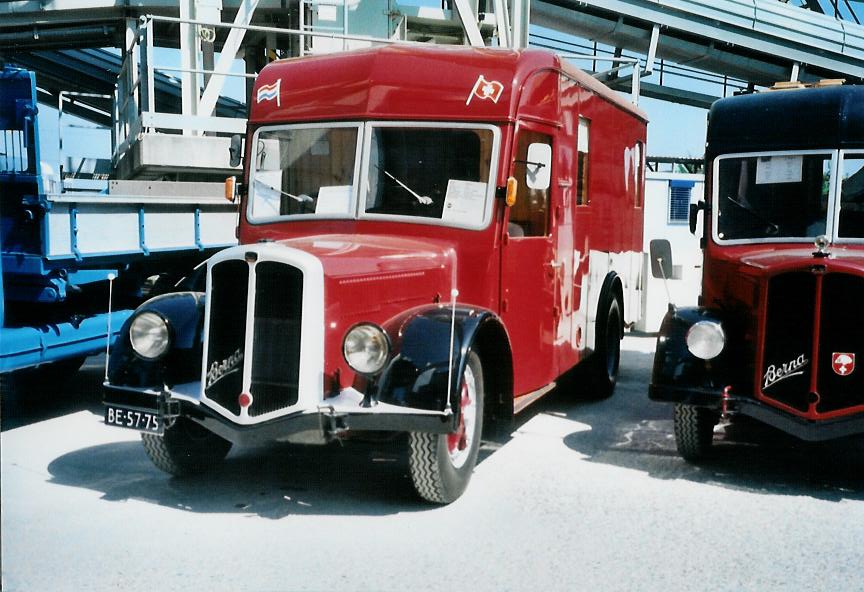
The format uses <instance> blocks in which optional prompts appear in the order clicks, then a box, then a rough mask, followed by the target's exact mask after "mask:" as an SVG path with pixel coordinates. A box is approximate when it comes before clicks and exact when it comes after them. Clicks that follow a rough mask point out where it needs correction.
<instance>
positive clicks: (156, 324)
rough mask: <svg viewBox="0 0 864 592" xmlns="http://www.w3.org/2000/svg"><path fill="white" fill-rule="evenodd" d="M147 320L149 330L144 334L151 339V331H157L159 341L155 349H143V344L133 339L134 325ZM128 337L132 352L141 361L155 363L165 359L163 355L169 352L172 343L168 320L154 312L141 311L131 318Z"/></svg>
mask: <svg viewBox="0 0 864 592" xmlns="http://www.w3.org/2000/svg"><path fill="white" fill-rule="evenodd" d="M147 319H149V320H151V321H152V324H151V326H150V330H146V331H144V333H148V334H150V336H151V338H152V336H153V335H152V330H157V331H159V334H158V335H159V337H160V339H159V340H158V345H157V346H156V347H150V348H145V347H143V344H141V343H140V339H136V337H135V327H136V323H142V322H146V320H147ZM128 335H129V344H130V345H131V347H132V351H133V352H135V355H136V356H138V357H139V358H141V359H142V360H146V361H148V362H155V361H157V360H159V359H161V358H163V357H165V355H166V354H167V353H168V352H169V351H170V350H171V344H172V342H173V338H172V331H171V324H170V323H169V322H168V319H166V318H165V317H164V316H163V315H162V314H160V313H159V312H157V311H155V310H145V311H141V312H139V313H137V314H136V315H135V316H134V317H132V322H131V323H130V324H129V333H128ZM136 342H137V344H136Z"/></svg>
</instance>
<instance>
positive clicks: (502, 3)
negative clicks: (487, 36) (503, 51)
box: [495, 0, 512, 47]
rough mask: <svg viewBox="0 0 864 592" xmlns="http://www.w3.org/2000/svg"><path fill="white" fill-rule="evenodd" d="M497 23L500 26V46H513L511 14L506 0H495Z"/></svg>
mask: <svg viewBox="0 0 864 592" xmlns="http://www.w3.org/2000/svg"><path fill="white" fill-rule="evenodd" d="M495 23H496V26H497V27H498V47H511V46H512V45H511V43H510V35H511V30H510V14H509V12H508V10H507V1H506V0H495Z"/></svg>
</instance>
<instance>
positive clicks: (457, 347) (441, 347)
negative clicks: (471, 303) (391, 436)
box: [372, 306, 503, 412]
mask: <svg viewBox="0 0 864 592" xmlns="http://www.w3.org/2000/svg"><path fill="white" fill-rule="evenodd" d="M453 315H454V311H453V309H452V308H451V307H439V306H434V307H428V308H424V309H421V310H419V311H415V312H413V313H412V314H411V315H409V316H407V317H405V318H400V319H397V320H394V321H393V322H392V323H388V324H387V325H385V330H387V333H388V334H389V335H391V336H392V338H393V351H394V355H393V357H392V358H391V360H390V363H389V364H388V365H387V367H386V368H385V370H384V372H383V373H382V374H381V376H380V377H379V378H378V380H377V381H376V383H375V384H374V385H373V389H372V392H373V398H374V399H376V400H377V401H380V402H382V403H390V404H393V405H400V406H404V407H413V408H419V409H429V410H436V411H441V410H443V409H445V406H446V403H445V402H446V398H447V390H448V389H447V386H448V379H450V380H451V382H450V393H451V402H450V403H451V406H452V408H453V410H454V412H455V411H456V410H458V409H459V405H458V397H459V394H458V390H459V389H458V387H459V383H460V377H461V376H462V373H463V372H464V371H465V365H466V364H467V359H468V352H469V351H471V350H472V348H473V346H474V344H475V340H476V338H477V335H478V334H479V333H480V330H481V328H482V327H483V326H484V325H486V324H488V323H494V324H498V325H501V322H500V320H499V319H498V317H497V316H496V315H495V314H494V313H493V312H491V311H488V310H483V309H478V308H473V307H465V306H457V307H456V309H455V323H454V322H453V321H454V319H453ZM451 323H453V327H454V331H453V350H452V351H453V366H452V372H450V369H451V367H450V357H451V356H450V351H451V350H450V332H451ZM502 330H503V328H502Z"/></svg>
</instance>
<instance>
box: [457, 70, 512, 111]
mask: <svg viewBox="0 0 864 592" xmlns="http://www.w3.org/2000/svg"><path fill="white" fill-rule="evenodd" d="M502 92H504V85H503V84H501V83H500V82H498V81H497V80H486V78H485V77H484V76H483V75H482V74H481V75H480V76H479V77H478V78H477V82H475V83H474V88H472V89H471V94H470V95H468V100H467V101H465V104H466V105H470V104H471V100H472V99H474V98H477V99H480V100H483V101H487V100H488V101H492V102H493V103H497V102H498V99H500V98H501V93H502Z"/></svg>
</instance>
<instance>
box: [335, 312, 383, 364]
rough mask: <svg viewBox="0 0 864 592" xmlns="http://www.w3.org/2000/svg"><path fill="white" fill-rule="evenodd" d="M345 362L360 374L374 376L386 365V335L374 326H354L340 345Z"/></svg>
mask: <svg viewBox="0 0 864 592" xmlns="http://www.w3.org/2000/svg"><path fill="white" fill-rule="evenodd" d="M342 352H343V354H344V355H345V361H346V362H348V365H349V366H351V368H353V369H354V370H355V371H357V372H359V373H360V374H375V373H376V372H378V371H379V370H381V368H383V367H384V364H386V363H387V355H388V354H389V353H390V342H389V341H388V340H387V335H386V334H385V333H384V331H382V330H381V329H380V328H379V327H377V326H375V325H369V324H363V325H356V326H355V327H353V328H352V329H351V330H350V331H348V334H347V335H345V341H344V342H343V344H342Z"/></svg>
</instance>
